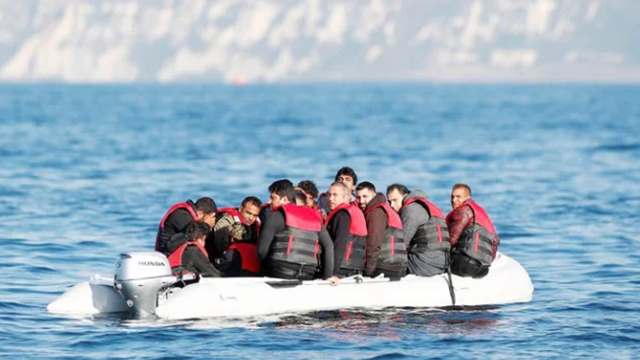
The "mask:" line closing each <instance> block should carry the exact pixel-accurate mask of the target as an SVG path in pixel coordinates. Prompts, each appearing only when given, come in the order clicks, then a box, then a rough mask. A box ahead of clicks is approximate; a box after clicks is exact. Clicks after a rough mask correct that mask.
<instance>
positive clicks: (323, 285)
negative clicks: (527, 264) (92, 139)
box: [48, 253, 533, 320]
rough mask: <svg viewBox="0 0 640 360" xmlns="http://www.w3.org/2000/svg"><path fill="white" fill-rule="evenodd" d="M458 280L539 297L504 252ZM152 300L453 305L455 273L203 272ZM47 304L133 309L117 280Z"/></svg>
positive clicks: (239, 307) (204, 313)
mask: <svg viewBox="0 0 640 360" xmlns="http://www.w3.org/2000/svg"><path fill="white" fill-rule="evenodd" d="M142 254H143V255H146V256H148V255H149V254H144V253H142ZM133 255H134V256H133V259H136V258H137V257H136V256H135V254H133ZM138 255H139V254H138ZM452 282H453V288H454V291H455V298H456V304H455V305H457V306H477V305H500V304H510V303H519V302H528V301H530V300H531V298H532V296H533V285H532V283H531V280H530V278H529V275H528V274H527V272H526V271H525V269H524V268H523V267H522V266H521V265H520V264H519V263H518V262H517V261H515V260H513V259H512V258H510V257H508V256H506V255H503V254H498V255H497V257H496V259H495V260H494V262H493V264H492V266H491V268H490V270H489V273H488V274H487V275H486V276H485V277H484V278H482V279H472V278H462V277H458V276H455V275H454V276H453V277H452ZM145 296H147V295H145ZM146 302H147V303H149V301H146ZM151 302H152V303H153V302H155V303H156V304H157V307H156V308H155V315H156V316H158V317H160V318H163V319H172V320H178V319H195V318H208V317H247V316H256V315H266V314H277V313H293V312H308V311H316V310H333V309H345V308H384V307H447V306H451V305H452V299H451V296H450V293H449V284H448V278H447V276H446V275H444V274H443V275H436V276H432V277H417V276H413V275H409V276H406V277H404V278H402V279H401V280H399V281H390V280H389V279H387V278H375V279H371V278H360V277H352V278H347V279H342V281H341V282H340V284H339V285H337V286H331V285H330V284H329V283H328V282H327V281H324V280H314V281H304V282H299V281H296V280H282V279H275V278H203V279H200V281H199V282H197V283H194V284H190V285H187V286H185V287H169V288H162V289H160V290H158V293H157V294H156V295H155V296H153V297H152V299H151ZM129 303H130V302H129ZM48 310H49V312H52V313H59V314H68V315H95V314H99V313H108V312H117V311H127V310H129V306H128V304H127V301H125V300H124V298H123V296H122V295H121V291H120V292H119V291H116V290H115V288H114V287H113V286H110V285H107V284H92V283H82V284H79V285H76V286H74V287H73V288H71V289H70V290H68V291H67V292H66V293H65V294H63V295H62V296H61V297H60V298H58V299H56V300H55V301H54V302H52V303H51V304H49V306H48ZM138 315H140V313H138Z"/></svg>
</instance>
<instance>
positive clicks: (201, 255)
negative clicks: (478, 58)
mask: <svg viewBox="0 0 640 360" xmlns="http://www.w3.org/2000/svg"><path fill="white" fill-rule="evenodd" d="M209 231H210V228H209V225H208V224H206V223H203V222H191V223H189V225H188V226H187V229H186V230H185V232H184V233H177V234H175V235H173V236H172V237H171V239H169V241H168V242H167V250H168V251H169V263H170V264H171V269H172V270H173V272H174V274H181V273H183V272H184V271H188V272H192V273H195V274H199V275H201V276H205V277H220V276H221V273H220V271H218V269H216V268H215V267H214V266H213V265H212V264H211V263H210V262H209V256H208V254H207V250H206V249H205V247H204V242H205V239H206V237H207V234H208V233H209Z"/></svg>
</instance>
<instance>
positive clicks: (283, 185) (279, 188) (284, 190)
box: [269, 179, 296, 202]
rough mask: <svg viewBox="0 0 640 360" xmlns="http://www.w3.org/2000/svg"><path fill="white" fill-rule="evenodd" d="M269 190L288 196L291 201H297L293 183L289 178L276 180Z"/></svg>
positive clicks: (281, 195)
mask: <svg viewBox="0 0 640 360" xmlns="http://www.w3.org/2000/svg"><path fill="white" fill-rule="evenodd" d="M269 192H270V193H276V194H277V195H278V196H280V197H286V198H287V199H289V201H290V202H294V201H296V194H295V192H294V190H293V183H292V182H291V181H289V179H280V180H276V181H274V182H272V183H271V185H269Z"/></svg>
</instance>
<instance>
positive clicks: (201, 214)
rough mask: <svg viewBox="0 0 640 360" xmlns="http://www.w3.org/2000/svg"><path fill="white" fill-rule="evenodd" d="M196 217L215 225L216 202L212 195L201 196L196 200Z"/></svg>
mask: <svg viewBox="0 0 640 360" xmlns="http://www.w3.org/2000/svg"><path fill="white" fill-rule="evenodd" d="M195 205H196V219H197V220H198V221H202V222H204V223H206V224H207V225H209V226H211V227H213V225H215V223H216V211H218V207H217V206H216V202H215V201H213V199H212V198H210V197H201V198H200V199H198V200H197V201H196V204H195Z"/></svg>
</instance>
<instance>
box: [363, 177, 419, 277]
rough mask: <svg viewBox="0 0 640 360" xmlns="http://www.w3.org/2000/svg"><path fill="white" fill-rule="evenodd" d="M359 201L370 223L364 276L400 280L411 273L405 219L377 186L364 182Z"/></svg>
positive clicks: (368, 225)
mask: <svg viewBox="0 0 640 360" xmlns="http://www.w3.org/2000/svg"><path fill="white" fill-rule="evenodd" d="M356 201H357V202H358V205H360V208H361V209H362V210H363V211H364V216H365V218H366V221H367V234H368V235H367V245H366V249H367V254H366V260H365V270H364V274H365V275H367V276H371V277H376V276H378V275H379V274H381V273H382V274H384V276H386V277H389V278H392V279H398V278H401V277H403V276H404V275H405V274H406V273H407V247H406V245H405V244H404V240H403V233H402V220H401V219H400V216H399V215H398V213H396V212H395V210H393V209H392V208H391V206H389V203H387V198H385V197H384V195H383V194H380V193H376V187H375V186H374V185H373V184H372V183H370V182H368V181H363V182H361V183H360V184H358V186H357V187H356Z"/></svg>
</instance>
